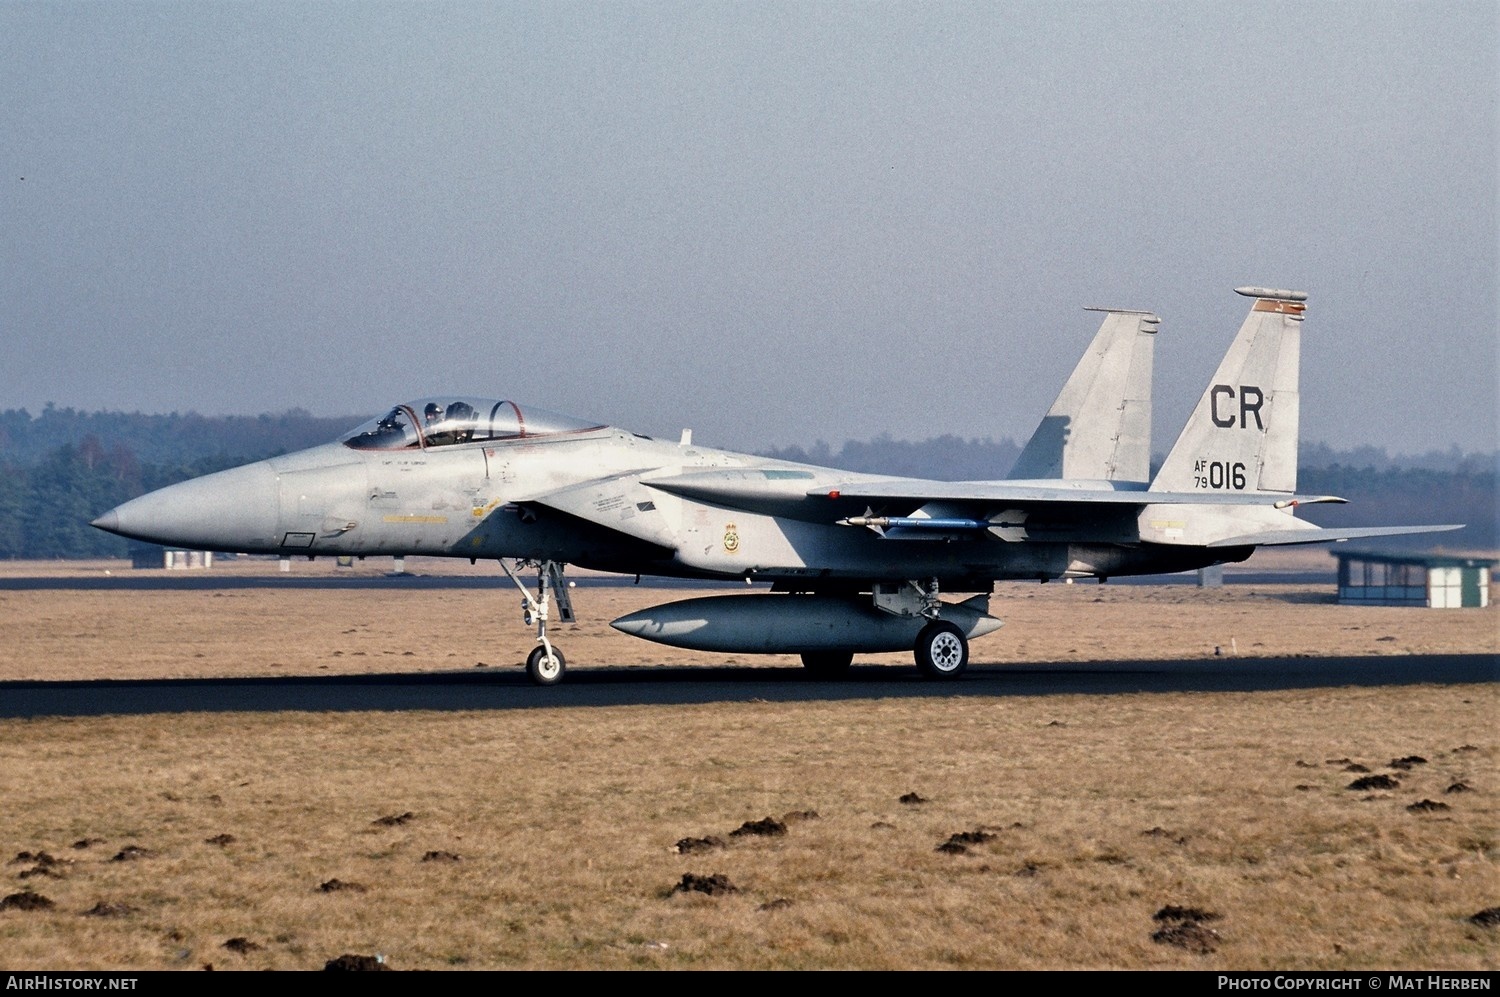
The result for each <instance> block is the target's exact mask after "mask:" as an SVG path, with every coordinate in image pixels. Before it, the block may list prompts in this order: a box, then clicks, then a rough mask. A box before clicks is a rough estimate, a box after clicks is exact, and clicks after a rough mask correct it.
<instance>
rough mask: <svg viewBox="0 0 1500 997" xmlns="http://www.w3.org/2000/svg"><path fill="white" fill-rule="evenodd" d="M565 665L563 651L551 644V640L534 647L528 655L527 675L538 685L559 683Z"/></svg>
mask: <svg viewBox="0 0 1500 997" xmlns="http://www.w3.org/2000/svg"><path fill="white" fill-rule="evenodd" d="M565 667H566V662H564V661H563V653H562V652H561V651H559V650H558V649H557V648H555V647H553V646H551V641H548V642H547V643H546V644H544V645H539V646H537V647H534V648H532V649H531V653H530V654H528V655H527V656H526V675H527V677H528V678H530V679H531V681H532V682H535V683H536V684H537V685H557V683H559V682H561V681H562V677H563V669H564V668H565Z"/></svg>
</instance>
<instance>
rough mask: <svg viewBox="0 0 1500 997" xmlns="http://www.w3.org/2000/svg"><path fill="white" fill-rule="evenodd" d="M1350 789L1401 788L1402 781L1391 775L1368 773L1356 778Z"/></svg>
mask: <svg viewBox="0 0 1500 997" xmlns="http://www.w3.org/2000/svg"><path fill="white" fill-rule="evenodd" d="M1348 788H1350V789H1358V790H1365V789H1400V788H1401V783H1400V782H1398V781H1397V780H1396V778H1395V777H1394V776H1389V775H1383V774H1382V775H1367V776H1365V777H1363V778H1361V779H1355V780H1354V781H1353V782H1351V783H1350V784H1349V787H1348Z"/></svg>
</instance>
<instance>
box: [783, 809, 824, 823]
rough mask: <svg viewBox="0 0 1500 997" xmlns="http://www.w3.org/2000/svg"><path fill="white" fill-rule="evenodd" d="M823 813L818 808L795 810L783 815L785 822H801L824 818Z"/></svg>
mask: <svg viewBox="0 0 1500 997" xmlns="http://www.w3.org/2000/svg"><path fill="white" fill-rule="evenodd" d="M822 819H823V815H822V814H820V813H818V812H817V811H816V810H793V811H792V812H791V813H789V814H782V815H781V822H782V823H783V824H800V823H802V822H803V821H806V820H822Z"/></svg>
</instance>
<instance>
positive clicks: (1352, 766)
mask: <svg viewBox="0 0 1500 997" xmlns="http://www.w3.org/2000/svg"><path fill="white" fill-rule="evenodd" d="M1344 771H1345V772H1368V771H1370V770H1369V769H1368V768H1366V767H1365V766H1363V765H1361V764H1360V763H1359V762H1350V763H1349V764H1348V765H1345V766H1344Z"/></svg>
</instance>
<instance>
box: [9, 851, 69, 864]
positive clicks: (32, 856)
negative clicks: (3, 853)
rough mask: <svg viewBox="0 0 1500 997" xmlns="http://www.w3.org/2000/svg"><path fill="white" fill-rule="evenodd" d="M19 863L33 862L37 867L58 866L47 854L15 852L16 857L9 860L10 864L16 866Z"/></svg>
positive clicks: (56, 861) (55, 860) (54, 859)
mask: <svg viewBox="0 0 1500 997" xmlns="http://www.w3.org/2000/svg"><path fill="white" fill-rule="evenodd" d="M21 862H34V863H36V864H37V865H39V866H52V865H57V864H58V860H57V859H56V858H54V857H53V856H52V855H50V854H48V853H47V852H16V857H15V858H13V859H11V860H10V864H11V865H16V864H18V863H21Z"/></svg>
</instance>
